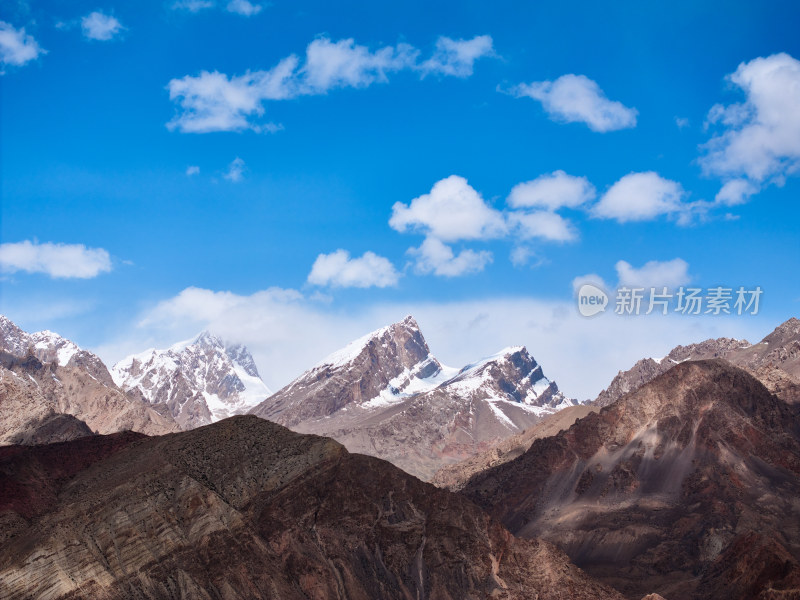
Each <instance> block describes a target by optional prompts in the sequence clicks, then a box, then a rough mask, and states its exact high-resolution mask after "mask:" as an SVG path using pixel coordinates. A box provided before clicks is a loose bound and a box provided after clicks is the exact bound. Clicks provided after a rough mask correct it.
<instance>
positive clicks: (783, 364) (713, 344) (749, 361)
mask: <svg viewBox="0 0 800 600" xmlns="http://www.w3.org/2000/svg"><path fill="white" fill-rule="evenodd" d="M710 358H724V359H725V360H727V361H728V362H730V363H732V364H734V365H737V366H739V367H742V368H743V369H746V370H747V371H749V372H750V373H751V374H753V375H755V376H756V377H757V378H758V379H759V380H760V381H761V382H762V383H763V384H764V385H766V386H767V388H768V389H769V390H770V391H771V392H773V393H775V394H777V395H778V396H779V397H781V398H783V399H784V400H786V401H787V402H796V401H800V320H798V319H796V318H794V317H792V318H791V319H789V320H788V321H786V322H785V323H783V324H781V325H780V326H778V327H777V328H776V329H775V330H774V331H773V332H772V333H770V334H769V335H768V336H766V337H765V338H764V339H763V340H761V341H760V342H759V343H758V344H750V343H749V342H748V341H747V340H735V339H732V338H718V339H715V340H706V341H704V342H700V343H698V344H690V345H688V346H677V347H675V348H673V349H672V350H671V351H670V353H669V354H667V356H665V357H664V358H661V359H657V360H656V359H652V358H645V359H642V360H640V361H639V362H637V363H636V364H635V365H634V366H633V367H631V368H630V369H628V370H627V371H620V372H619V373H618V374H617V376H616V377H614V379H613V381H612V382H611V384H610V385H609V386H608V388H607V389H605V390H603V391H602V392H600V394H599V395H598V396H597V398H596V399H595V401H594V402H593V404H595V405H596V406H600V407H603V406H608V405H610V404H613V403H614V402H616V401H617V400H619V399H620V398H621V397H622V396H624V395H625V394H627V393H629V392H632V391H634V390H636V389H638V388H639V387H641V386H642V385H644V384H645V383H647V382H649V381H652V380H653V379H655V377H657V376H658V375H660V374H661V373H664V372H666V371H668V370H669V369H671V368H672V367H674V366H675V365H676V364H678V363H681V362H683V361H686V360H703V359H710Z"/></svg>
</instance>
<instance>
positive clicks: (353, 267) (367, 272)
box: [308, 249, 400, 288]
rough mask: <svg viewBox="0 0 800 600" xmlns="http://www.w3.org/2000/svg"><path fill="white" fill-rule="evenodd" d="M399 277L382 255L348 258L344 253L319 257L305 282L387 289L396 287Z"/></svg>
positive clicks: (339, 251)
mask: <svg viewBox="0 0 800 600" xmlns="http://www.w3.org/2000/svg"><path fill="white" fill-rule="evenodd" d="M399 277H400V275H399V273H398V272H397V270H396V269H395V268H394V265H393V264H392V263H391V262H390V261H389V260H388V259H386V258H384V257H383V256H378V255H377V254H375V253H374V252H365V253H364V254H363V256H361V257H358V258H350V253H349V252H347V251H346V250H341V249H339V250H336V251H335V252H331V253H330V254H320V255H319V256H317V259H316V260H315V261H314V265H313V266H312V267H311V273H309V275H308V282H309V283H311V284H313V285H319V286H330V287H357V288H368V287H379V288H383V287H388V286H393V285H397V280H398V279H399Z"/></svg>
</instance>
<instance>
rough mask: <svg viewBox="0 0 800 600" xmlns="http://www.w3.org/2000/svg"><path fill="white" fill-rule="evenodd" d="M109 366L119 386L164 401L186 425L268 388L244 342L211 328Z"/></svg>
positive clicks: (226, 412)
mask: <svg viewBox="0 0 800 600" xmlns="http://www.w3.org/2000/svg"><path fill="white" fill-rule="evenodd" d="M112 372H113V375H114V380H115V381H116V382H117V384H118V385H119V386H120V387H122V388H123V389H126V390H132V389H138V390H139V391H140V392H141V393H142V395H143V396H144V397H145V398H146V399H147V400H148V401H149V402H150V403H152V404H165V405H166V406H167V407H168V408H169V410H170V412H171V413H172V415H173V416H174V417H175V419H176V421H177V422H178V423H179V424H180V425H181V427H183V428H185V429H190V428H192V427H197V426H200V425H207V424H209V423H211V422H214V421H217V420H219V419H224V418H226V417H228V416H231V415H234V414H241V413H243V412H247V411H248V410H249V409H250V408H252V407H253V406H255V405H257V404H258V403H259V402H261V401H262V400H264V399H265V398H266V397H267V396H270V395H271V393H272V392H271V391H270V389H269V388H268V387H267V386H266V384H265V383H264V382H263V381H262V380H261V377H260V376H259V374H258V369H257V368H256V365H255V361H254V360H253V357H252V355H251V354H250V352H249V351H248V350H247V348H246V347H245V346H244V345H243V344H234V343H231V342H228V341H226V340H225V339H224V338H223V337H221V336H219V335H217V334H215V333H213V332H210V331H203V332H201V333H199V334H198V335H196V336H194V337H192V338H190V339H188V340H185V341H182V342H178V343H176V344H173V345H171V346H169V347H168V348H166V349H163V350H158V349H154V348H151V349H149V350H146V351H144V352H142V353H139V354H134V355H131V356H128V357H126V358H124V359H123V360H121V361H120V362H118V363H117V364H116V365H114V367H113V369H112Z"/></svg>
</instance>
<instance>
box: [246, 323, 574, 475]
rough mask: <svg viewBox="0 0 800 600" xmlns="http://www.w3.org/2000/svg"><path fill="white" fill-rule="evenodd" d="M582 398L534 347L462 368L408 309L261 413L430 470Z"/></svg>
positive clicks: (415, 470)
mask: <svg viewBox="0 0 800 600" xmlns="http://www.w3.org/2000/svg"><path fill="white" fill-rule="evenodd" d="M572 405H574V401H572V400H568V399H565V398H564V396H563V395H562V394H561V393H560V392H559V391H558V387H557V386H556V384H555V383H554V382H551V381H549V380H548V379H547V378H546V377H545V376H544V374H543V373H542V368H541V366H540V365H539V364H538V363H537V362H536V361H535V360H534V359H533V357H532V356H531V355H530V354H529V353H528V352H527V350H526V349H525V348H523V347H515V348H508V349H506V350H504V351H501V352H499V353H498V354H496V355H495V356H492V357H489V358H487V359H484V360H482V361H479V362H477V363H475V364H472V365H468V366H466V367H464V368H463V369H460V370H458V369H452V368H449V367H445V366H443V365H442V364H441V363H440V362H439V361H438V360H436V358H435V357H434V356H433V355H432V354H431V352H430V350H429V348H428V345H427V343H426V342H425V339H424V338H423V336H422V333H421V332H420V330H419V326H418V325H417V323H416V321H415V320H414V319H413V318H412V317H407V318H406V319H405V320H403V321H401V322H399V323H395V324H393V325H391V326H389V327H385V328H383V329H381V330H378V331H376V332H373V333H371V334H369V335H367V336H365V337H363V338H361V339H359V340H356V341H355V342H353V343H352V344H350V345H349V346H347V347H346V348H344V349H343V350H341V351H339V352H337V353H335V354H334V355H331V356H330V357H328V358H327V359H325V360H323V361H322V362H321V363H319V364H318V365H317V366H315V367H314V368H312V369H311V370H309V371H307V372H306V373H304V374H303V375H301V376H300V377H299V378H297V379H296V380H295V381H293V382H292V383H291V384H289V385H288V386H286V387H285V388H283V389H281V390H280V391H278V392H277V393H276V394H274V395H273V396H271V397H270V398H268V399H267V400H266V401H264V402H263V403H262V404H260V405H259V406H258V407H256V408H255V409H254V410H252V411H251V413H252V414H255V415H258V416H260V417H263V418H266V419H269V420H272V421H275V422H277V423H281V424H283V425H286V426H287V427H290V428H292V429H294V430H295V431H299V432H302V433H315V434H318V435H326V436H329V437H332V438H334V439H336V440H338V441H339V442H341V443H343V444H344V445H345V446H346V447H347V448H348V450H350V451H351V452H360V453H364V454H369V455H372V456H377V457H380V458H384V459H386V460H389V461H390V462H392V463H394V464H395V465H397V466H399V467H401V468H402V469H404V470H406V471H407V472H409V473H412V474H414V475H416V476H418V477H420V478H422V479H428V478H430V477H431V476H432V475H433V474H434V472H435V471H436V470H437V469H438V468H439V467H441V466H442V465H445V464H449V463H454V462H458V461H460V460H463V459H465V458H468V457H470V456H472V455H474V454H475V453H477V452H480V451H482V450H485V449H487V448H489V447H491V446H493V445H495V444H496V443H497V442H499V441H501V440H503V439H505V438H507V437H509V436H512V435H514V434H517V433H520V432H521V431H523V430H524V429H526V428H528V427H530V426H531V425H533V424H535V423H537V422H538V421H539V420H541V419H542V418H543V417H544V416H546V415H549V414H552V413H554V412H557V411H559V410H561V409H563V408H566V407H568V406H572Z"/></svg>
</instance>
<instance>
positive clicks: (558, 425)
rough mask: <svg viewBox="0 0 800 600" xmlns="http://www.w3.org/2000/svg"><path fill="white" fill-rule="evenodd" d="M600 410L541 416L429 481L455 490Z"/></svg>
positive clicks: (576, 408)
mask: <svg viewBox="0 0 800 600" xmlns="http://www.w3.org/2000/svg"><path fill="white" fill-rule="evenodd" d="M599 410H600V409H599V408H598V407H596V406H592V405H591V404H579V405H578V406H569V407H567V408H565V409H563V410H561V411H559V412H557V413H555V414H552V415H548V416H546V417H544V418H543V419H542V420H541V421H539V422H538V423H536V425H534V426H533V427H530V428H528V429H526V430H525V431H523V432H522V433H518V434H517V435H512V436H511V437H510V438H506V439H504V440H503V441H502V442H500V443H499V444H497V445H495V446H492V447H491V448H489V449H488V450H484V451H483V452H479V453H478V454H476V455H474V456H472V457H470V458H468V459H466V460H462V461H461V462H458V463H454V464H452V465H445V466H444V467H442V468H441V469H439V470H438V471H436V473H435V474H434V476H433V477H432V478H431V480H430V481H431V483H432V484H434V485H436V486H438V487H443V488H447V489H449V490H451V491H453V492H457V491H459V490H461V489H462V488H463V487H464V486H465V485H466V483H467V482H468V481H469V480H470V479H471V478H472V476H473V475H475V474H477V473H480V472H482V471H485V470H486V469H489V468H490V467H496V466H498V465H502V464H504V463H507V462H509V461H512V460H514V459H515V458H517V457H518V456H521V455H522V454H524V453H525V452H526V451H527V450H528V448H530V447H531V445H532V444H533V442H534V441H536V440H538V439H541V438H546V437H550V436H551V435H556V434H557V433H558V432H559V431H561V430H563V429H569V428H570V427H571V426H572V424H573V423H575V421H576V420H577V419H582V418H583V417H585V416H586V415H588V414H590V413H593V412H598V411H599Z"/></svg>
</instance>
